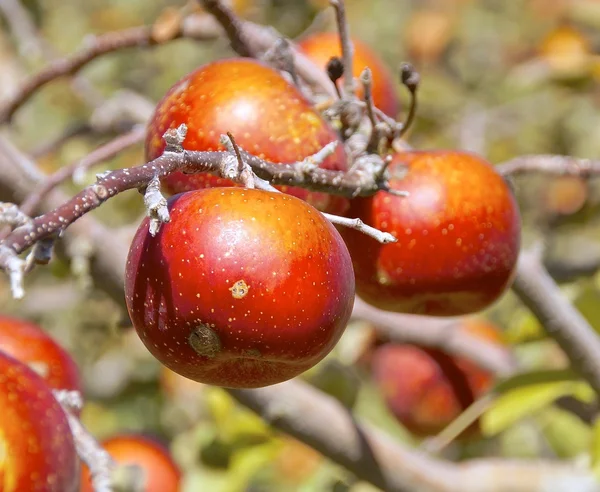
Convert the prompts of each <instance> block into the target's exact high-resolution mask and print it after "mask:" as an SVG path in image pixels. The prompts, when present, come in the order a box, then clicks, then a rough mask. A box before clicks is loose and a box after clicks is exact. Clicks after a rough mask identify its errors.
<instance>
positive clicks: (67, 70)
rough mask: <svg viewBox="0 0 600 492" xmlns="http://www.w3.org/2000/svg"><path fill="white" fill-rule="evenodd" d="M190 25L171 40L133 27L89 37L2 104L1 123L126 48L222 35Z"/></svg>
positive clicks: (183, 26) (183, 25) (182, 26)
mask: <svg viewBox="0 0 600 492" xmlns="http://www.w3.org/2000/svg"><path fill="white" fill-rule="evenodd" d="M187 26H188V24H187V23H186V22H184V21H182V22H180V24H179V27H178V29H177V30H176V31H174V32H173V33H172V36H171V37H169V38H160V39H157V38H156V37H155V36H154V30H153V28H152V26H139V27H133V28H129V29H124V30H122V31H115V32H108V33H105V34H100V35H98V36H94V37H93V38H91V39H87V38H86V40H85V42H84V43H83V45H82V46H81V48H80V49H79V50H78V51H76V52H75V53H73V54H71V55H69V56H66V57H64V58H58V59H56V60H54V61H52V62H50V63H49V64H48V65H47V66H46V67H45V68H43V69H42V70H40V71H39V72H38V73H36V74H34V75H33V76H31V77H29V78H28V79H27V80H25V81H23V82H22V84H21V88H20V90H19V91H18V92H17V93H16V94H14V95H13V96H12V97H11V98H9V100H7V101H5V102H4V103H3V104H1V105H0V123H7V122H9V121H10V120H11V118H12V117H13V115H14V114H15V112H16V111H17V110H18V109H19V108H20V107H21V106H22V105H23V104H24V103H25V102H26V101H27V100H28V99H29V98H30V97H31V96H32V95H33V94H34V93H35V92H36V91H37V90H38V89H40V88H41V87H43V86H44V85H46V84H48V83H49V82H52V81H53V80H55V79H58V78H60V77H65V76H67V75H73V74H75V73H77V72H78V71H79V70H81V69H82V68H83V67H84V66H85V65H87V64H88V63H90V62H91V61H93V60H95V59H96V58H99V57H101V56H103V55H106V54H108V53H113V52H115V51H120V50H123V49H126V48H133V47H150V46H157V45H160V44H164V43H166V42H168V41H172V40H175V39H180V38H184V37H190V38H193V39H212V38H214V37H215V36H217V35H218V32H210V31H207V32H202V31H200V32H199V31H198V30H197V29H194V28H193V27H192V28H191V29H188V28H187Z"/></svg>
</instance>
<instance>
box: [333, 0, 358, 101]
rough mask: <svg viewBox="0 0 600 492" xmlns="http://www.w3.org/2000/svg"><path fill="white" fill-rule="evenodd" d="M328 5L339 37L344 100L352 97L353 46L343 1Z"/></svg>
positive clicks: (336, 0)
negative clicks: (332, 10) (333, 14)
mask: <svg viewBox="0 0 600 492" xmlns="http://www.w3.org/2000/svg"><path fill="white" fill-rule="evenodd" d="M329 3H330V4H331V5H332V7H333V8H334V9H335V20H336V23H337V27H338V33H339V37H340V50H341V52H342V61H343V62H344V74H345V77H344V98H346V99H352V98H353V97H354V75H353V74H354V70H353V63H354V46H353V45H352V40H351V39H350V27H349V24H348V19H347V18H346V6H345V4H344V0H330V1H329Z"/></svg>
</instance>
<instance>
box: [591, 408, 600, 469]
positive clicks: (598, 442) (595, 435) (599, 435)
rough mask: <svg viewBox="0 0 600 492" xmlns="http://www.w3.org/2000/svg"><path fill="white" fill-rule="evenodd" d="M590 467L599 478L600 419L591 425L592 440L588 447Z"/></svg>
mask: <svg viewBox="0 0 600 492" xmlns="http://www.w3.org/2000/svg"><path fill="white" fill-rule="evenodd" d="M590 455H591V463H590V465H591V468H592V470H593V472H594V475H596V477H598V478H600V419H597V420H596V422H595V423H594V426H593V427H592V442H591V447H590Z"/></svg>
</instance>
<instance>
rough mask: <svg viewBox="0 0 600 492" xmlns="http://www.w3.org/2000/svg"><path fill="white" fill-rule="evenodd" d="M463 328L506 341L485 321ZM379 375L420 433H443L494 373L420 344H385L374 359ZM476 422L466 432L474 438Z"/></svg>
mask: <svg viewBox="0 0 600 492" xmlns="http://www.w3.org/2000/svg"><path fill="white" fill-rule="evenodd" d="M457 329H461V330H465V331H468V332H469V333H470V334H472V335H474V336H478V337H480V338H484V339H486V340H488V341H491V342H493V343H500V341H501V337H500V333H499V331H498V329H497V328H496V327H495V326H494V325H492V324H490V323H488V322H486V321H483V320H468V321H462V322H461V324H460V326H459V327H457ZM372 371H373V378H374V380H375V382H376V384H377V386H378V387H379V389H380V390H381V393H382V395H383V397H384V399H385V402H386V403H387V405H388V407H389V409H390V411H391V412H392V413H393V414H394V416H395V417H396V418H397V419H398V421H399V422H400V423H401V424H402V425H403V426H404V427H406V428H407V429H408V430H409V431H411V432H412V433H414V434H415V435H418V436H431V435H435V434H437V433H439V432H440V431H441V430H442V429H444V428H445V427H446V426H447V425H448V424H450V422H452V421H453V420H454V419H455V418H456V417H458V416H459V415H460V414H461V413H462V412H463V411H464V410H465V409H466V408H467V407H468V406H469V405H471V404H472V403H473V402H474V401H475V400H476V399H477V398H479V397H480V396H482V395H483V393H485V392H486V391H487V390H488V389H489V388H490V387H491V385H492V383H493V377H492V375H491V374H489V373H488V372H487V371H484V370H483V369H481V368H479V367H478V366H477V365H475V364H474V363H472V362H471V361H469V360H466V359H462V358H456V357H452V356H449V355H448V354H446V353H444V352H442V351H440V350H435V349H429V348H422V347H418V346H416V345H400V344H385V345H382V346H380V347H379V348H377V349H376V350H375V352H374V354H373V358H372ZM477 430H478V424H477V423H475V424H473V425H472V426H471V427H470V428H468V429H467V430H466V431H465V432H464V433H463V435H462V436H461V437H463V438H466V437H474V436H475V435H476V434H477Z"/></svg>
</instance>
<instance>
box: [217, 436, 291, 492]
mask: <svg viewBox="0 0 600 492" xmlns="http://www.w3.org/2000/svg"><path fill="white" fill-rule="evenodd" d="M279 449H280V446H279V444H278V443H277V442H275V441H271V442H268V443H266V444H260V445H258V446H249V447H247V448H243V449H240V450H238V451H236V452H235V453H234V454H233V456H232V459H231V464H230V467H229V470H228V474H229V480H228V483H227V487H226V489H225V492H243V491H244V490H247V489H248V485H249V483H250V481H251V480H252V478H253V477H254V476H255V475H256V474H257V473H258V472H260V471H262V470H264V469H265V468H266V467H267V466H268V465H269V464H271V463H272V462H273V460H274V459H275V458H276V456H277V453H278V451H279Z"/></svg>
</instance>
